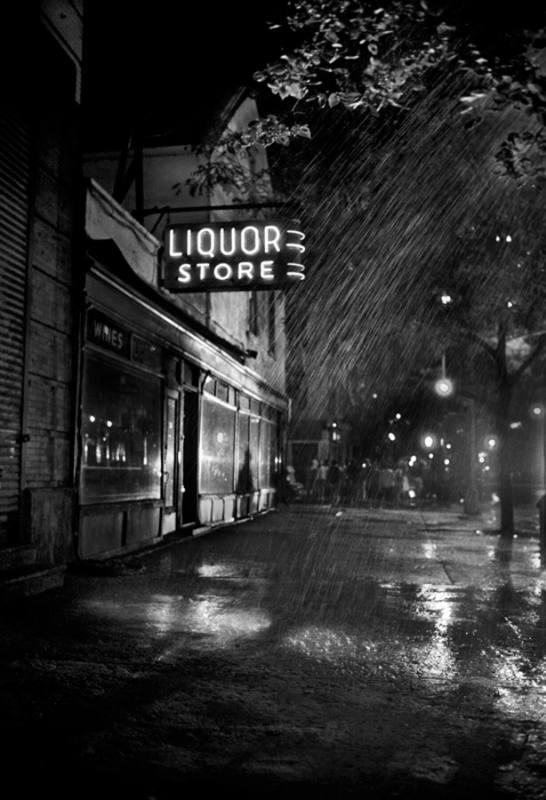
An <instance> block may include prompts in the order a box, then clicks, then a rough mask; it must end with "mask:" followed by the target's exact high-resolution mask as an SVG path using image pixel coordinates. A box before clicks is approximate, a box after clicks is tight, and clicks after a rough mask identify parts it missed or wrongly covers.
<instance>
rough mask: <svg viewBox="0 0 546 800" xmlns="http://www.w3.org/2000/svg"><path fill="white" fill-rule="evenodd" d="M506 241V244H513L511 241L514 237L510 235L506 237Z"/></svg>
mask: <svg viewBox="0 0 546 800" xmlns="http://www.w3.org/2000/svg"><path fill="white" fill-rule="evenodd" d="M505 241H506V242H511V241H512V237H511V236H510V234H509V233H508V234H507V235H506V239H505Z"/></svg>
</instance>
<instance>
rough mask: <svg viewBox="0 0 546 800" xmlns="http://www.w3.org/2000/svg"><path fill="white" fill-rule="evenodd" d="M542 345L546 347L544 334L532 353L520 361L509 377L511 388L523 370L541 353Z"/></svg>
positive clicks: (545, 335)
mask: <svg viewBox="0 0 546 800" xmlns="http://www.w3.org/2000/svg"><path fill="white" fill-rule="evenodd" d="M544 345H546V333H545V334H544V335H543V336H542V337H541V338H540V339H539V341H538V342H537V345H536V347H535V349H534V350H533V352H532V353H530V355H528V356H527V358H526V359H525V360H524V361H522V363H521V364H520V365H519V367H518V368H517V369H516V370H514V372H512V374H511V375H510V383H511V384H512V386H513V385H514V384H515V383H517V382H518V380H519V378H520V377H521V375H522V374H523V373H524V372H525V370H526V369H527V368H528V367H529V366H530V365H531V364H532V363H533V361H535V359H537V358H538V356H539V355H540V354H541V353H542V351H543V350H544Z"/></svg>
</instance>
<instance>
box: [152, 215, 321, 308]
mask: <svg viewBox="0 0 546 800" xmlns="http://www.w3.org/2000/svg"><path fill="white" fill-rule="evenodd" d="M304 239H305V234H304V233H303V232H302V231H300V230H298V229H297V227H296V226H295V225H290V224H289V225H286V224H284V223H281V222H278V221H272V220H268V221H267V222H264V221H247V222H207V223H193V224H192V223H190V224H188V225H172V226H169V227H168V228H167V230H166V232H165V261H164V273H163V286H164V287H165V288H166V289H169V290H170V291H171V292H207V291H217V292H229V291H238V292H240V291H248V290H251V289H260V290H264V289H265V290H267V289H283V288H286V287H288V286H291V285H293V284H294V283H298V282H299V281H301V280H303V279H304V277H305V274H304V273H305V266H304V265H303V263H302V260H301V259H302V256H303V253H304V252H305V245H304V244H303V240H304Z"/></svg>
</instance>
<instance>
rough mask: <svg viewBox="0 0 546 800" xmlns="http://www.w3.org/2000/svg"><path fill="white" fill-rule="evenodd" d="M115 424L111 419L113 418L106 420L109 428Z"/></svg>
mask: <svg viewBox="0 0 546 800" xmlns="http://www.w3.org/2000/svg"><path fill="white" fill-rule="evenodd" d="M113 424H114V423H113V422H112V420H111V419H107V420H106V427H107V428H111V427H112V425H113Z"/></svg>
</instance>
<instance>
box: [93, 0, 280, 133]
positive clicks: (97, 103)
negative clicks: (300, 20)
mask: <svg viewBox="0 0 546 800" xmlns="http://www.w3.org/2000/svg"><path fill="white" fill-rule="evenodd" d="M281 5H282V3H279V2H278V0H269V2H253V3H240V2H239V3H237V2H234V3H232V2H230V3H228V2H212V3H210V2H207V3H199V2H191V3H188V2H178V3H176V2H172V0H171V1H170V2H169V1H168V0H156V1H155V2H154V3H153V4H151V5H144V4H137V3H128V2H123V3H111V2H104V0H94V2H92V3H90V4H89V7H88V18H87V35H88V39H87V53H86V78H85V84H84V86H85V95H84V113H85V122H86V130H87V133H88V135H89V136H90V137H91V138H92V140H94V141H95V142H97V143H98V144H99V145H100V143H101V142H103V141H105V140H107V139H112V137H113V138H114V139H115V138H116V137H118V136H119V135H120V134H121V135H122V136H124V135H125V133H124V132H125V130H126V129H127V126H128V125H131V124H132V121H133V120H135V119H140V120H141V121H143V123H144V125H145V129H146V131H147V132H148V133H150V134H152V135H154V136H161V137H163V141H165V139H166V140H168V139H169V137H171V136H174V137H175V138H176V136H177V135H178V134H181V135H182V137H183V138H186V140H188V141H196V140H198V139H199V137H200V135H202V133H203V127H204V126H206V124H207V122H209V121H210V119H211V116H212V117H213V116H214V113H215V111H216V109H217V107H218V105H219V104H221V102H222V100H223V99H224V98H226V97H229V94H230V92H231V91H232V90H233V89H234V88H236V87H238V86H243V85H245V84H248V82H249V81H250V80H251V76H252V72H253V71H254V70H255V69H257V68H258V67H259V66H261V65H262V64H263V63H264V58H265V57H266V56H267V54H268V53H272V52H273V49H272V47H273V44H272V42H271V35H270V34H269V33H268V28H267V24H266V21H267V19H269V18H270V16H271V14H272V13H274V10H275V8H277V9H278V7H280V6H281Z"/></svg>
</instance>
